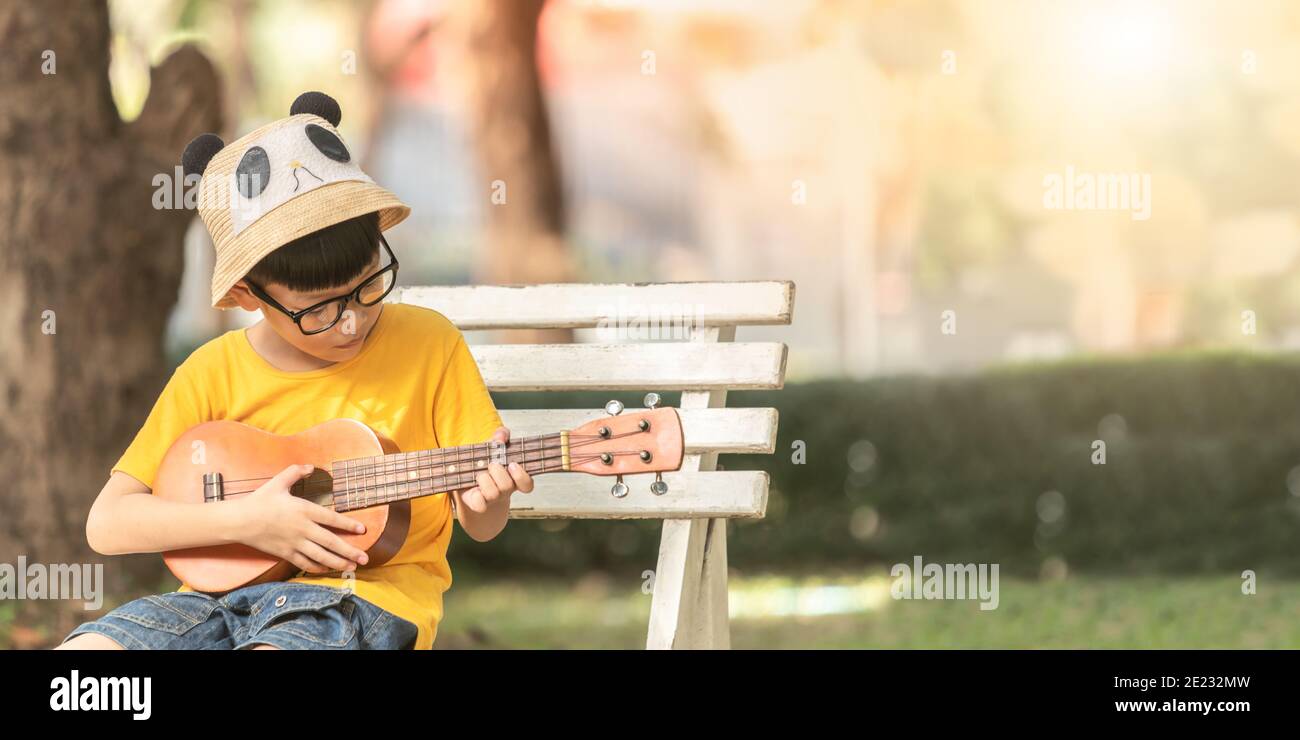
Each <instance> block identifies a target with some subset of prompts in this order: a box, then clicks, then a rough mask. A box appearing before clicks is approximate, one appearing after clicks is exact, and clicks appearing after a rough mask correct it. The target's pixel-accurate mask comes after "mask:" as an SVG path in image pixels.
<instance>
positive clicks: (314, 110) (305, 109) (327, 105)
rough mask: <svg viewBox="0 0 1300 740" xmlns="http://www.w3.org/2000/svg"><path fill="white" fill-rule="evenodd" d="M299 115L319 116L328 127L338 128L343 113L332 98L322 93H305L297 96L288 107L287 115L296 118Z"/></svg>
mask: <svg viewBox="0 0 1300 740" xmlns="http://www.w3.org/2000/svg"><path fill="white" fill-rule="evenodd" d="M299 113H311V114H313V115H317V116H320V117H321V118H324V119H325V120H326V121H329V122H330V125H331V126H333V127H335V128H338V125H339V121H341V120H343V111H342V110H341V109H340V108H339V103H338V101H337V100H335V99H334V98H331V97H330V96H328V95H326V94H325V93H323V92H315V91H313V92H305V93H303V94H302V95H299V96H298V97H297V99H296V100H294V101H293V105H291V106H289V115H291V116H296V115H298V114H299Z"/></svg>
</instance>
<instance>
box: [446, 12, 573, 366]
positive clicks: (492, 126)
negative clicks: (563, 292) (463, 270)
mask: <svg viewBox="0 0 1300 740" xmlns="http://www.w3.org/2000/svg"><path fill="white" fill-rule="evenodd" d="M543 5H544V2H543V0H460V2H458V3H457V4H456V6H455V12H456V14H457V15H458V16H459V17H458V21H459V23H458V25H459V27H460V28H461V30H462V32H463V33H464V43H465V50H466V54H465V59H464V60H463V64H464V66H465V70H466V75H465V76H466V79H467V82H466V91H465V92H466V94H467V96H468V109H469V119H470V120H469V123H470V130H471V131H472V132H473V136H474V141H475V147H476V149H477V150H478V152H477V153H478V161H479V169H480V173H481V175H482V177H483V180H484V181H485V185H487V187H488V188H489V190H488V192H487V193H485V197H486V198H487V199H488V200H487V203H488V205H487V252H486V260H485V271H484V272H485V277H486V279H487V280H488V281H489V282H493V283H549V282H568V281H570V280H572V279H573V265H572V259H571V256H570V253H569V249H568V247H567V245H566V243H565V241H564V194H563V191H562V190H561V187H560V175H559V168H558V165H557V163H556V159H555V154H554V151H553V149H552V146H551V128H550V122H549V120H548V119H547V116H546V103H545V100H544V99H543V97H542V89H541V81H540V79H539V77H538V71H537V20H538V18H539V16H540V15H541V11H542V6H543ZM507 334H508V336H507V337H506V339H507V341H516V342H519V341H530V342H568V341H572V340H573V332H572V330H569V329H557V330H546V331H536V332H507Z"/></svg>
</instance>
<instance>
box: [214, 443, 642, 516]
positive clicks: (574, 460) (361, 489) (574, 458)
mask: <svg viewBox="0 0 1300 740" xmlns="http://www.w3.org/2000/svg"><path fill="white" fill-rule="evenodd" d="M640 453H641V451H640V450H615V451H613V452H609V453H608V454H610V455H615V456H617V455H639V454H640ZM600 457H601V455H600V454H590V455H571V456H570V466H572V465H573V464H579V465H581V464H585V463H588V462H591V461H593V460H597V459H600ZM557 458H562V455H548V456H545V457H542V458H539V459H537V460H529V461H528V462H544V461H550V460H555V459H557ZM563 470H564V466H563V465H560V466H559V467H547V466H546V465H543V467H542V468H541V469H539V470H533V471H530V474H531V473H552V472H560V471H563ZM387 472H388V473H391V474H399V473H404V472H405V473H409V472H412V470H397V469H392V470H389V471H387ZM479 472H482V471H481V470H468V471H464V472H460V473H449V474H444V475H440V476H431V477H428V478H423V479H420V478H417V479H407V480H396V481H390V482H386V483H381V482H376V483H372V484H366V485H357V486H355V487H350V486H348V485H347V482H346V481H345V486H344V488H343V490H339V489H335V488H334V487H333V486H328V487H326V486H324V484H325V482H323V481H322V487H319V488H317V489H316V490H310V489H309V488H308V487H307V486H303V487H301V488H300V489H299V491H300V492H301V493H302V494H304V495H306V494H313V493H327V492H328V493H334V494H336V498H337V494H340V493H341V494H343V496H344V498H347V497H349V496H351V495H352V494H356V493H363V494H364V493H366V492H368V491H371V490H374V489H379V488H387V487H390V486H400V485H408V486H409V485H411V484H412V483H414V484H417V485H418V486H419V487H420V488H419V490H423V488H424V486H425V485H430V486H432V489H433V492H435V493H436V492H437V491H438V490H439V488H440V485H439V482H438V481H435V480H433V478H438V479H440V480H441V481H443V485H445V479H447V478H451V477H454V478H455V479H456V481H455V482H456V483H465V485H464V486H456V485H453V486H450V487H447V488H445V489H443V490H461V489H462V488H472V487H473V485H472V484H473V482H474V481H473V479H471V480H469V481H462V480H461V478H462V477H463V476H466V475H474V476H475V478H477V475H478V473H479ZM249 480H252V479H249ZM295 485H296V484H295ZM291 488H292V486H291ZM255 490H257V489H245V490H242V491H226V492H224V493H223V497H225V496H239V495H243V494H248V493H253V492H254V491H255ZM402 498H407V497H405V496H403V495H402V492H401V491H398V492H395V493H394V494H393V495H392V496H391V497H389V498H384V497H380V498H379V499H373V498H371V499H366V501H367V503H366V506H378V505H379V504H381V503H384V502H385V501H389V500H397V499H402ZM322 505H323V504H322ZM327 508H333V507H332V506H327ZM359 508H364V507H359Z"/></svg>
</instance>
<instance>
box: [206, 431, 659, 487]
mask: <svg viewBox="0 0 1300 740" xmlns="http://www.w3.org/2000/svg"><path fill="white" fill-rule="evenodd" d="M644 433H645V432H642V431H641V430H639V429H638V430H636V431H632V432H623V433H622V434H613V435H610V436H608V437H602V436H600V435H598V434H583V435H570V436H569V439H570V442H569V449H571V450H572V449H574V448H579V447H585V446H587V445H591V444H596V443H598V442H605V441H609V440H612V439H620V438H622V437H629V436H632V435H635V434H644ZM552 436H554V437H556V438H557V439H558V438H559V435H558V434H553V435H542V436H540V437H535V438H533V439H546V438H547V437H552ZM575 438H576V439H577V440H578V441H577V442H574V441H573V440H574V439H575ZM522 443H523V440H520V441H519V444H522ZM456 449H458V448H455V447H452V448H444V449H442V450H438V452H437V454H434V455H430V456H428V457H423V458H419V459H415V458H410V457H408V458H406V459H403V460H401V461H400V462H393V463H384V462H375V463H368V464H366V465H359V466H356V467H352V468H347V469H345V470H340V471H339V472H340V473H342V474H343V477H345V478H346V477H347V476H351V475H358V476H363V477H364V476H369V475H373V474H375V473H376V472H378V473H409V472H411V471H412V470H416V471H418V470H421V469H423V468H427V467H430V466H435V467H436V466H437V465H439V464H444V463H445V462H446V461H449V462H454V463H456V464H459V463H460V462H465V463H474V462H477V461H478V460H480V459H489V458H478V457H469V458H460V459H457V454H456V453H455V452H453V451H454V450H456ZM488 449H491V448H488ZM556 449H558V448H557V447H553V446H544V447H542V448H539V449H537V450H526V449H523V448H520V449H518V450H509V451H507V453H506V461H507V462H511V460H510V455H511V454H512V453H515V452H517V453H519V454H521V455H523V456H524V457H526V456H527V454H528V453H530V452H552V451H554V450H556ZM635 452H639V450H637V451H635ZM408 454H417V453H408ZM462 454H463V453H462ZM612 454H624V453H623V452H619V453H612ZM384 458H385V456H376V457H357V458H349V459H346V460H336V461H334V463H332V464H331V474H332V471H333V467H332V466H333V465H336V464H338V463H346V462H349V461H350V460H379V461H382V460H383V459H384ZM543 459H545V458H543ZM513 462H533V461H531V460H514V461H513ZM272 477H274V476H269V475H268V476H262V477H256V478H231V479H230V480H227V481H223V482H224V483H248V482H250V481H268V480H271V478H272ZM312 483H319V484H321V485H324V484H325V483H327V482H326V481H319V482H317V481H309V482H308V483H306V484H304V486H303V490H304V492H314V493H321V492H323V491H325V490H330V489H332V486H331V487H330V488H318V489H317V490H315V491H310V490H309V489H308V488H307V486H309V485H311V484H312ZM294 485H298V484H296V483H295V484H294ZM230 493H252V490H247V491H234V492H229V493H227V495H230Z"/></svg>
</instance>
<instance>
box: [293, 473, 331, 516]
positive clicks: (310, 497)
mask: <svg viewBox="0 0 1300 740" xmlns="http://www.w3.org/2000/svg"><path fill="white" fill-rule="evenodd" d="M289 493H291V494H293V495H294V496H297V497H298V498H300V499H306V500H307V501H310V502H312V503H313V504H317V505H319V506H326V507H333V506H334V476H332V475H330V473H329V471H328V470H322V469H320V468H316V469H315V470H313V471H311V475H308V476H307V477H306V478H303V479H302V480H300V481H298V482H297V483H294V484H293V485H292V486H289Z"/></svg>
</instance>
